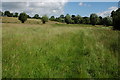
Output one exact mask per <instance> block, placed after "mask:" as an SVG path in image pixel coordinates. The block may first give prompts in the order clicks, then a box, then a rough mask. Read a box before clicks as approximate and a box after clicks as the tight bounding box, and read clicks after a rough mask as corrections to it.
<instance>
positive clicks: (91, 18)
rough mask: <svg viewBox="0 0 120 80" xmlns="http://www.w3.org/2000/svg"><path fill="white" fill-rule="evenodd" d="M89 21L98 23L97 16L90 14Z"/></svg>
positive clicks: (94, 23) (93, 23)
mask: <svg viewBox="0 0 120 80" xmlns="http://www.w3.org/2000/svg"><path fill="white" fill-rule="evenodd" d="M90 23H91V24H92V25H96V24H97V23H98V16H97V15H96V14H91V15H90Z"/></svg>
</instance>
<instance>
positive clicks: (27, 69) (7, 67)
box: [2, 23, 120, 78]
mask: <svg viewBox="0 0 120 80" xmlns="http://www.w3.org/2000/svg"><path fill="white" fill-rule="evenodd" d="M119 34H120V32H118V31H112V30H111V29H109V28H105V27H103V28H101V27H89V25H88V27H82V26H79V25H77V27H76V26H75V25H74V26H69V25H66V26H61V25H57V24H56V25H52V24H51V25H49V24H45V25H28V24H12V23H5V24H3V38H2V40H3V46H2V51H3V54H2V55H3V59H2V60H3V61H2V63H3V65H2V66H3V73H2V75H3V78H113V77H118V49H119V48H120V46H118V36H119Z"/></svg>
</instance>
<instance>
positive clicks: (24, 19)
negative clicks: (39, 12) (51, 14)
mask: <svg viewBox="0 0 120 80" xmlns="http://www.w3.org/2000/svg"><path fill="white" fill-rule="evenodd" d="M27 17H28V16H27V14H26V13H20V15H19V17H18V19H19V20H20V21H21V22H22V23H24V22H25V21H26V20H27Z"/></svg>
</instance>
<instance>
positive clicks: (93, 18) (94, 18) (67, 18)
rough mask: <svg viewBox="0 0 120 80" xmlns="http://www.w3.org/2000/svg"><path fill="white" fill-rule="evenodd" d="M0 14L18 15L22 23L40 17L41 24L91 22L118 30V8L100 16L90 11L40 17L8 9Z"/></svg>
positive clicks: (119, 20) (119, 22) (119, 9)
mask: <svg viewBox="0 0 120 80" xmlns="http://www.w3.org/2000/svg"><path fill="white" fill-rule="evenodd" d="M0 15H1V16H7V17H18V19H19V20H20V21H21V22H22V23H24V22H25V21H26V20H27V18H34V19H41V20H42V22H43V24H45V23H46V22H48V20H51V21H57V22H61V23H66V24H91V25H104V26H113V29H114V30H120V8H118V9H117V10H116V11H112V12H111V16H107V17H101V16H98V15H96V14H95V13H92V14H91V15H90V17H81V16H80V15H69V14H67V15H63V14H62V15H60V16H59V17H55V16H51V17H50V18H48V16H47V15H44V16H42V17H40V16H39V15H38V14H35V15H34V16H33V17H30V16H29V15H27V14H26V13H20V14H18V13H17V12H16V13H10V11H5V12H1V11H0Z"/></svg>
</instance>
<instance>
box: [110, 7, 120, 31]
mask: <svg viewBox="0 0 120 80" xmlns="http://www.w3.org/2000/svg"><path fill="white" fill-rule="evenodd" d="M111 17H112V19H113V29H114V30H120V8H118V9H117V10H116V11H112V13H111Z"/></svg>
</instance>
